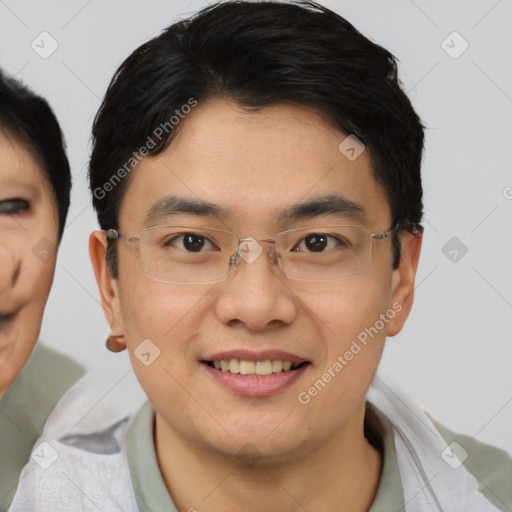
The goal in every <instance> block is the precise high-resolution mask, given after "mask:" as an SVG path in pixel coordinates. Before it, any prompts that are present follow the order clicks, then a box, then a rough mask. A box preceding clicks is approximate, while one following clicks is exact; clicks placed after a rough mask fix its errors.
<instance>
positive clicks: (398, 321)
mask: <svg viewBox="0 0 512 512" xmlns="http://www.w3.org/2000/svg"><path fill="white" fill-rule="evenodd" d="M399 236H400V244H401V257H400V266H399V267H398V268H397V269H396V270H393V274H392V275H391V290H392V291H391V304H393V305H394V304H396V305H397V306H396V307H394V308H393V309H395V311H396V312H397V313H396V315H395V316H394V318H393V319H391V320H390V321H389V324H388V331H387V335H388V336H395V335H396V334H398V333H399V332H400V331H401V330H402V328H403V326H404V324H405V321H406V320H407V317H408V316H409V313H410V311H411V308H412V303H413V300H414V281H415V278H416V270H417V269H418V262H419V259H420V252H421V243H422V240H423V236H422V234H421V233H419V234H417V235H416V236H414V235H412V234H411V233H409V232H408V231H402V232H401V233H400V234H399ZM399 306H401V307H399Z"/></svg>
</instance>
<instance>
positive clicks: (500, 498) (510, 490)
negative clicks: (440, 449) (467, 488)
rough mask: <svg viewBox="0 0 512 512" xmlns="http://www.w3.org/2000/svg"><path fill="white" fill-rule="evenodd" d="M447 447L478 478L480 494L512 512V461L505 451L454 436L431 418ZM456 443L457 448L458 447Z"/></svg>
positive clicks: (457, 435) (470, 439)
mask: <svg viewBox="0 0 512 512" xmlns="http://www.w3.org/2000/svg"><path fill="white" fill-rule="evenodd" d="M430 419H431V420H432V423H433V424H434V426H435V427H436V429H437V431H438V432H439V434H440V435H441V437H442V438H443V439H444V441H445V442H446V444H447V445H448V446H450V448H451V449H452V450H453V452H455V454H456V455H457V458H458V459H459V460H460V461H461V462H462V463H463V465H464V467H465V468H466V469H467V470H468V471H469V472H470V473H471V474H472V475H473V476H474V477H475V478H476V480H477V482H478V490H479V491H480V492H481V493H482V494H483V495H484V496H485V497H486V498H487V499H488V500H489V501H490V502H491V503H493V505H494V506H496V507H497V508H498V509H499V510H503V511H506V512H508V511H510V510H512V457H511V456H510V454H508V453H507V452H506V451H505V450H502V449H500V448H497V447H495V446H492V445H489V444H485V443H482V442H481V441H478V440H476V439H475V438H474V437H471V436H468V435H464V434H459V433H457V432H453V431H452V430H450V429H449V428H447V427H445V426H444V425H442V424H441V423H439V422H438V421H437V420H435V419H434V418H432V417H430ZM454 443H456V444H454Z"/></svg>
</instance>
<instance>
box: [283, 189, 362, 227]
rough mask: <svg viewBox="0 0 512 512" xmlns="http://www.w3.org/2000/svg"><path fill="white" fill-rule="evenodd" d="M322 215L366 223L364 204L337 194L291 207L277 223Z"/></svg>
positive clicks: (284, 211)
mask: <svg viewBox="0 0 512 512" xmlns="http://www.w3.org/2000/svg"><path fill="white" fill-rule="evenodd" d="M321 215H335V216H337V217H342V218H344V219H348V218H353V219H355V220H358V221H361V222H363V223H365V222H366V211H365V209H364V207H363V205H362V204H360V203H356V202H354V201H351V200H350V199H347V198H346V197H343V196H341V195H337V194H331V195H329V196H323V197H318V198H315V199H312V200H310V201H307V202H305V203H297V204H294V205H291V206H290V207H288V208H286V209H285V210H281V211H280V212H279V214H278V216H277V221H278V222H283V221H285V220H305V219H311V218H313V217H319V216H321Z"/></svg>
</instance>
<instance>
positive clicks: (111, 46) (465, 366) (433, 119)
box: [0, 0, 512, 452]
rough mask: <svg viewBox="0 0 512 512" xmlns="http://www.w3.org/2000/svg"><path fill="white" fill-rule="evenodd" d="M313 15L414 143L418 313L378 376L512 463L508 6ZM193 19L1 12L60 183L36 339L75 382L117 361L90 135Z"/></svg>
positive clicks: (378, 2)
mask: <svg viewBox="0 0 512 512" xmlns="http://www.w3.org/2000/svg"><path fill="white" fill-rule="evenodd" d="M323 3H324V5H326V6H328V7H330V8H332V9H334V10H335V11H337V12H338V13H340V14H341V15H343V16H344V17H346V18H347V19H348V20H349V21H350V22H352V23H353V24H354V25H355V26H356V27H357V28H358V29H359V30H360V31H362V32H363V33H364V34H365V35H366V36H368V37H369V38H371V39H372V40H374V41H376V42H378V43H379V44H381V45H383V46H384V47H386V48H387V49H389V50H390V51H391V52H392V53H393V54H394V55H395V56H396V57H397V58H398V59H399V60H400V73H401V79H402V82H403V87H404V89H405V90H406V91H407V93H408V95H409V96H410V98H411V100H412V102H413V105H414V106H415V108H416V109H417V111H418V112H419V114H420V116H421V118H422V119H423V122H424V124H425V125H426V127H427V130H426V150H425V155H424V165H423V182H424V189H425V221H424V225H425V236H424V243H423V252H422V255H421V260H420V265H419V271H418V276H417V287H416V298H415V305H414V308H413V311H412V313H411V316H410V318H409V321H408V322H407V325H406V327H405V329H404V330H403V332H402V333H401V334H400V335H398V336H396V337H394V338H389V339H388V341H387V348H386V351H385V355H384V358H383V361H382V364H381V368H380V374H381V375H382V376H383V378H384V379H392V380H394V381H395V382H396V383H398V384H399V385H401V386H403V387H404V388H405V389H406V390H407V391H408V392H409V394H410V395H412V396H413V397H414V398H415V399H416V400H417V401H418V402H419V403H420V404H421V405H422V406H423V407H425V408H426V409H428V410H429V411H431V412H432V413H433V414H434V415H435V416H436V417H437V418H438V419H440V420H441V421H442V422H444V423H445V424H446V425H448V426H449V427H451V428H452V429H454V430H457V431H461V432H465V433H467V434H469V435H471V436H476V437H478V438H479V439H481V440H483V441H485V442H490V443H493V444H496V445H499V446H501V447H504V448H506V449H507V450H508V451H509V452H512V428H511V427H512V371H511V364H512V340H511V331H512V171H511V147H512V140H511V138H512V121H511V120H512V67H511V62H512V55H511V53H512V52H511V49H512V31H511V30H510V26H511V25H512V2H511V1H510V0H501V1H496V0H478V1H476V0H473V1H468V0H457V1H446V0H429V1H427V0H415V1H412V0H392V1H382V0H360V1H357V2H354V1H353V0H333V1H324V2H323ZM205 4H206V2H202V1H199V0H196V1H190V0H187V1H170V0H166V1H164V0H146V1H140V0H138V1H136V0H124V1H120V0H118V1H106V0H89V1H86V0H67V1H57V0H45V1H44V2H40V1H36V0H19V1H16V0H0V65H1V66H2V67H3V68H4V69H5V70H6V71H7V72H9V73H11V74H13V75H16V76H17V77H18V78H20V79H22V80H23V81H24V82H25V83H26V84H27V85H29V86H31V87H32V88H33V89H35V90H36V91H37V92H38V93H40V94H42V95H43V96H44V97H46V98H47V99H48V101H49V102H50V104H51V106H52V107H53V109H54V111H55V112H56V114H57V117H58V118H59V120H60V122H61V124H62V128H63V130H64V133H65V135H66V139H67V144H68V150H69V158H70V161H71V166H72V171H73V180H74V186H73V194H72V203H71V210H70V213H69V216H68V223H67V227H66V231H65V236H64V239H63V241H62V245H61V248H60V253H59V258H58V262H57V270H56V276H55V282H54V286H53V290H52V293H51V296H50V299H49V302H48V306H47V308H46V313H45V318H44V322H43V327H42V332H41V339H42V340H44V341H45V342H46V343H47V344H48V345H50V346H52V347H55V348H57V349H59V350H61V351H63V352H65V353H67V354H70V355H72V356H73V357H75V358H76V359H77V360H79V361H80V362H82V363H83V364H85V365H86V366H88V367H94V366H96V365H98V364H99V363H100V362H103V364H106V365H107V366H109V367H110V368H112V371H113V372H114V369H115V368H117V367H122V366H123V365H126V361H127V360H126V354H118V355H113V354H107V351H106V349H105V346H104V343H105V339H106V336H107V334H108V332H109V330H108V326H107V324H106V321H105V319H104V316H103V312H102V310H101V307H100V303H99V296H98V292H97V289H96V284H95V281H94V276H93V272H92V268H91V264H90V262H89V256H88V251H87V240H88V235H89V233H90V232H91V231H92V230H93V229H96V227H97V223H96V218H95V214H94V212H93V210H92V207H91V201H90V195H89V192H88V188H87V163H88V158H89V152H90V127H91V123H92V120H93V117H94V115H95V113H96V111H97V109H98V107H99V104H100V101H101V98H102V97H103V95H104V92H105V90H106V87H107V85H108V82H109V80H110V78H111V77H112V75H113V73H114V71H115V70H116V69H117V67H118V66H119V65H120V63H121V62H122V61H123V59H124V58H125V57H127V56H128V55H129V54H130V53H131V52H132V51H133V50H134V49H135V48H136V47H137V46H139V45H140V44H142V43H143V42H145V41H146V40H147V39H149V38H151V37H153V36H156V35H158V34H159V33H160V32H161V30H162V29H164V28H165V27H166V26H168V25H170V24H172V23H173V22H175V21H176V20H178V19H179V18H180V17H184V16H186V15H189V14H191V13H193V12H194V11H196V10H198V9H200V8H201V7H202V6H204V5H205ZM42 32H47V33H48V34H49V35H50V37H51V39H50V38H49V36H48V35H42V36H41V33H42ZM454 32H456V33H454ZM42 37H44V38H46V39H45V44H44V47H45V49H46V51H49V50H50V49H51V45H52V44H53V45H58V47H57V48H56V50H55V51H54V52H53V53H52V54H51V55H50V56H47V58H42V56H41V55H40V54H39V53H37V52H36V51H35V50H34V49H33V46H35V47H36V48H37V44H39V48H40V47H41V46H43V45H42V44H41V42H40V41H41V38H42ZM52 40H54V41H55V43H53V42H52ZM38 41H39V43H38ZM33 42H34V43H33ZM466 46H467V48H466Z"/></svg>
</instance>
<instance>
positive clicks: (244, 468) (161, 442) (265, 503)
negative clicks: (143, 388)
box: [155, 404, 382, 512]
mask: <svg viewBox="0 0 512 512" xmlns="http://www.w3.org/2000/svg"><path fill="white" fill-rule="evenodd" d="M363 424H364V404H363V406H362V407H361V410H360V411H359V413H358V414H357V415H356V417H355V418H351V420H350V421H349V423H348V424H346V425H345V426H344V427H343V428H342V429H340V430H339V432H337V433H336V434H335V435H334V436H332V437H331V438H330V439H329V440H328V441H327V442H325V440H324V441H323V442H322V443H318V445H315V446H311V447H310V448H309V449H308V448H306V449H305V448H304V446H301V447H300V449H297V452H299V453H297V454H293V455H287V456H286V457H282V458H279V460H274V459H272V460H268V458H266V457H261V458H259V457H254V458H253V459H251V458H250V457H249V458H247V459H245V462H243V461H242V462H241V461H240V458H239V457H236V456H227V455H225V454H222V453H218V452H214V451H209V450H208V449H205V448H204V447H198V446H197V444H195V443H193V442H191V441H190V440H189V439H185V438H183V437H181V436H179V435H178V434H177V433H176V432H175V431H174V430H171V429H170V428H169V427H168V425H167V424H165V422H164V420H163V419H162V418H160V417H159V416H158V415H157V418H156V429H155V444H156V453H157V458H158V462H159V466H160V470H161V472H162V476H163V479H164V481H165V484H166V486H167V489H168V490H169V493H170V494H171V496H172V498H173V501H174V503H175V504H176V506H177V508H178V510H179V511H180V512H186V511H194V510H197V511H199V512H228V511H233V510H245V511H247V512H267V511H268V510H279V511H280V512H295V511H299V510H323V511H326V512H329V511H337V512H348V511H350V512H367V511H368V510H369V509H370V507H371V504H372V503H373V500H374V498H375V495H376V493H377V489H378V486H379V481H380V474H381V468H382V461H381V455H380V453H379V452H378V451H377V450H376V449H375V448H374V447H373V446H372V445H371V444H370V443H369V442H368V440H367V439H366V438H365V437H364V428H363Z"/></svg>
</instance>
